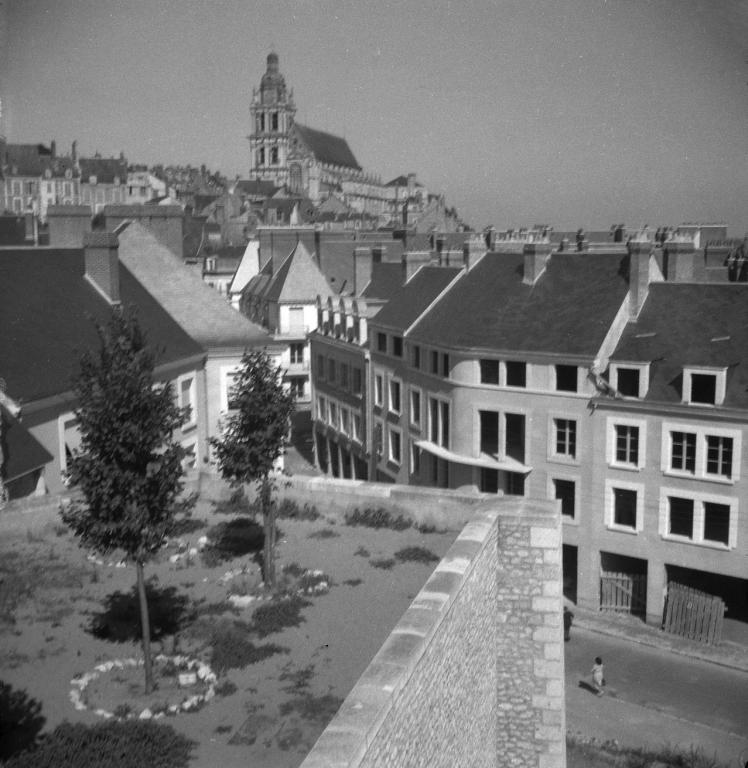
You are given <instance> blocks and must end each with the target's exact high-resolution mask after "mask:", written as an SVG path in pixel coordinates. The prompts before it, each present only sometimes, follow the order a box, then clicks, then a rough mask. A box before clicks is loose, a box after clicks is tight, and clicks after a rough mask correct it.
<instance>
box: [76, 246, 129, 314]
mask: <svg viewBox="0 0 748 768" xmlns="http://www.w3.org/2000/svg"><path fill="white" fill-rule="evenodd" d="M118 250H119V239H118V238H117V235H115V234H114V232H102V231H94V232H85V233H84V235H83V251H84V254H85V267H86V271H85V277H86V279H87V280H88V281H89V282H90V283H92V284H93V285H94V287H95V288H96V289H97V290H98V291H99V292H100V293H101V294H103V296H104V297H105V298H106V299H107V301H108V302H109V303H110V304H119V303H120V292H119V254H118Z"/></svg>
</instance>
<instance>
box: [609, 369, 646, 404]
mask: <svg viewBox="0 0 748 768" xmlns="http://www.w3.org/2000/svg"><path fill="white" fill-rule="evenodd" d="M639 373H640V372H639V369H638V368H621V367H617V368H616V385H615V389H616V390H617V391H618V392H619V393H620V394H622V395H623V396H624V397H639V396H640V395H639V378H640V377H639Z"/></svg>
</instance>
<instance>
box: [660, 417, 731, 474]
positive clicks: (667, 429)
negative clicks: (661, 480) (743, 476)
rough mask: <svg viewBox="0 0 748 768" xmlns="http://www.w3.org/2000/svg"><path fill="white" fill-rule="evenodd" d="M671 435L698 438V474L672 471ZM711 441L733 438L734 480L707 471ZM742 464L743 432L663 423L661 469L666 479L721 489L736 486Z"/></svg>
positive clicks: (696, 425) (703, 425)
mask: <svg viewBox="0 0 748 768" xmlns="http://www.w3.org/2000/svg"><path fill="white" fill-rule="evenodd" d="M671 432H690V433H692V434H695V435H696V471H695V472H686V471H683V470H679V469H672V468H671V467H672V458H673V457H672V441H671V440H670V433H671ZM707 437H729V438H732V471H731V472H730V477H725V476H724V475H713V474H708V473H707V471H706V459H707ZM741 461H742V432H741V431H740V430H738V429H725V428H723V427H716V426H712V425H705V424H683V423H678V422H674V421H664V422H663V423H662V444H661V448H660V469H661V470H662V473H663V474H664V475H669V476H671V477H685V478H691V479H697V480H707V481H709V482H711V483H719V484H721V485H734V484H735V483H736V482H737V481H738V480H740V466H741Z"/></svg>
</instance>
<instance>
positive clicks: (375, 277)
mask: <svg viewBox="0 0 748 768" xmlns="http://www.w3.org/2000/svg"><path fill="white" fill-rule="evenodd" d="M402 284H403V267H402V264H400V262H395V261H385V262H382V263H380V264H373V265H372V268H371V280H370V281H369V283H368V284H367V286H366V287H365V288H364V290H363V291H362V292H361V296H362V297H363V298H365V299H389V298H390V297H391V296H392V294H393V293H395V291H396V290H398V288H400V287H401V286H402Z"/></svg>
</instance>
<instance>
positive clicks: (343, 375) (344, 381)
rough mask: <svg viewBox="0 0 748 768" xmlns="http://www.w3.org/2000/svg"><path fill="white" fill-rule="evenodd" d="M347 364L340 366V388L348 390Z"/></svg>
mask: <svg viewBox="0 0 748 768" xmlns="http://www.w3.org/2000/svg"><path fill="white" fill-rule="evenodd" d="M348 371H349V368H348V364H347V363H341V364H340V386H341V387H343V389H348Z"/></svg>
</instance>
